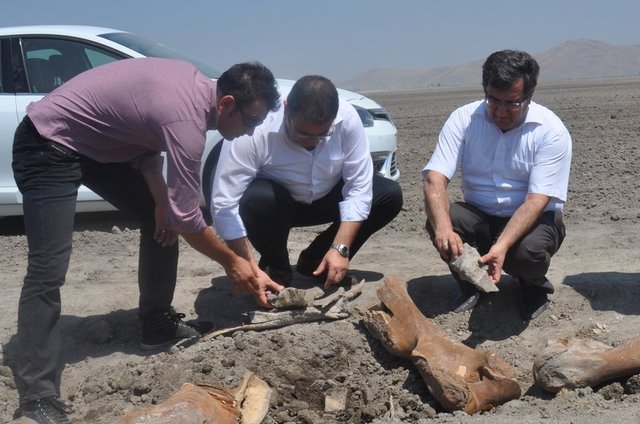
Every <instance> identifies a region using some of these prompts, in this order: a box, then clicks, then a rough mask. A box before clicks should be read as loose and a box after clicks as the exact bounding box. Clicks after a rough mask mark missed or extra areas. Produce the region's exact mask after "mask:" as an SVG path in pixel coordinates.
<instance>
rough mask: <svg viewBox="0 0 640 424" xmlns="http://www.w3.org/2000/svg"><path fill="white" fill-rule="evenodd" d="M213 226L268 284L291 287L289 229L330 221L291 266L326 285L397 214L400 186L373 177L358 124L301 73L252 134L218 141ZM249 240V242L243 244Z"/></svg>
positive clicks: (340, 276)
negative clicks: (255, 264) (279, 105)
mask: <svg viewBox="0 0 640 424" xmlns="http://www.w3.org/2000/svg"><path fill="white" fill-rule="evenodd" d="M212 187H213V192H212V194H211V208H212V216H213V221H214V224H215V227H216V229H217V230H218V232H219V234H220V235H221V237H222V238H223V239H224V240H225V241H226V243H227V244H228V245H229V246H230V247H231V248H232V249H234V250H235V251H236V252H237V253H238V254H240V255H242V256H243V257H245V258H246V259H248V260H250V261H254V259H253V257H252V254H251V250H250V246H249V243H248V241H250V242H251V244H252V245H253V247H255V249H256V250H257V251H258V252H259V253H260V260H259V263H258V266H259V268H260V269H263V270H265V271H266V272H267V273H268V274H269V275H270V276H271V277H272V279H273V280H274V281H276V282H278V283H281V284H283V285H285V286H287V285H290V284H291V279H292V270H291V265H290V262H289V251H288V249H287V241H288V238H289V232H290V230H291V228H293V227H306V226H313V225H320V224H330V225H329V226H328V227H327V228H326V229H325V230H324V231H322V232H321V233H320V234H319V235H318V236H317V237H316V238H315V240H313V241H312V242H311V244H310V245H309V246H308V247H307V248H306V249H304V250H303V251H302V252H301V253H300V256H299V258H298V261H297V266H296V269H297V271H298V272H300V273H301V274H303V275H309V276H314V277H318V278H321V279H322V280H323V282H324V286H325V287H329V286H330V285H332V284H339V283H340V282H342V281H343V280H345V278H346V277H347V271H348V269H349V261H350V259H351V258H353V256H354V255H355V254H356V252H357V251H358V249H360V247H362V245H363V244H364V242H365V241H366V240H367V239H368V238H369V237H370V236H371V235H372V234H373V233H375V232H376V231H378V230H379V229H381V228H383V227H384V226H385V225H386V224H387V223H388V222H390V221H391V220H392V219H393V218H394V217H395V216H396V215H397V214H398V212H399V211H400V208H401V207H402V192H401V190H400V187H399V185H398V184H397V183H395V182H394V181H391V180H388V179H386V178H383V177H380V176H378V175H374V170H373V164H372V161H371V155H370V152H369V143H368V141H367V138H366V135H365V132H364V127H363V125H362V121H361V120H360V118H359V116H358V114H357V112H356V110H355V109H354V108H353V106H351V105H350V104H348V103H346V102H344V101H339V99H338V92H337V90H336V88H335V86H334V85H333V84H332V83H331V81H329V80H328V79H326V78H324V77H321V76H315V75H311V76H305V77H303V78H301V79H300V80H298V81H297V82H296V83H295V85H294V86H293V88H292V89H291V92H290V93H289V95H288V96H287V99H286V101H285V102H284V108H282V110H279V111H277V112H272V113H270V114H269V116H268V117H267V118H266V120H265V122H264V123H263V124H262V125H261V126H260V127H258V128H256V130H255V131H254V133H253V135H250V136H245V137H241V138H239V139H237V140H236V141H234V142H233V143H229V142H225V144H224V145H223V146H222V151H221V153H220V158H219V161H218V165H217V170H216V173H215V180H214V182H213V183H212ZM247 239H248V241H247Z"/></svg>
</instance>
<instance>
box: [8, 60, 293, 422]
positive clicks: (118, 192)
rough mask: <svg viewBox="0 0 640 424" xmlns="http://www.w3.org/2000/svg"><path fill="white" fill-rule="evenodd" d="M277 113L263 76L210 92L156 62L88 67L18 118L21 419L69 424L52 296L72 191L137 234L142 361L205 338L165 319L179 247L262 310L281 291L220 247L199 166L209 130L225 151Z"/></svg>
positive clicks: (191, 72) (229, 79)
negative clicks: (183, 244) (145, 354)
mask: <svg viewBox="0 0 640 424" xmlns="http://www.w3.org/2000/svg"><path fill="white" fill-rule="evenodd" d="M278 107H279V93H278V91H277V87H276V82H275V79H274V77H273V75H272V73H271V71H269V70H268V69H267V68H266V67H264V66H262V65H261V64H258V63H243V64H239V65H235V66H233V67H231V68H230V69H229V70H227V71H226V72H224V73H223V74H222V76H220V78H219V79H218V80H217V81H212V80H210V79H209V78H208V77H206V76H205V75H203V74H202V73H200V72H199V71H198V70H197V69H196V68H195V67H194V66H193V65H191V64H189V63H185V62H181V61H176V60H168V59H158V58H141V59H126V60H121V61H116V62H113V63H110V64H107V65H103V66H99V67H96V68H94V69H91V70H89V71H86V72H84V73H82V74H79V75H78V76H76V77H75V78H73V79H71V80H69V81H68V82H66V83H65V84H63V85H62V86H60V87H59V88H58V89H56V90H54V91H53V92H51V93H50V94H48V95H47V96H45V97H44V98H43V99H42V100H40V101H38V102H35V103H31V104H30V105H29V106H28V107H27V116H26V117H25V118H24V120H23V121H22V123H21V124H20V125H19V126H18V128H17V130H16V134H15V139H14V145H13V170H14V175H15V179H16V182H17V184H18V187H19V189H20V192H21V193H22V195H23V201H24V203H23V206H24V222H25V231H26V235H27V240H28V245H29V264H28V268H27V274H26V277H25V279H24V285H23V288H22V293H21V295H20V303H19V307H18V332H17V336H16V339H17V351H18V352H20V354H19V355H18V356H17V358H16V363H15V367H14V374H15V376H16V386H17V387H18V390H19V392H20V403H21V413H22V415H23V416H26V417H28V418H31V419H32V420H34V421H35V422H38V423H68V422H69V421H68V418H67V416H66V413H65V411H64V410H63V408H62V407H61V404H60V403H59V402H58V401H57V397H58V396H59V381H58V375H59V372H58V369H57V368H58V363H57V362H58V354H59V352H60V345H61V340H60V323H59V318H60V309H61V301H60V287H61V286H62V285H63V284H64V281H65V277H66V272H67V268H68V265H69V259H70V256H71V245H72V236H73V222H74V214H75V207H76V197H77V192H78V187H79V186H80V184H84V185H86V186H87V187H89V188H90V189H92V190H93V191H94V192H96V193H97V194H99V195H100V196H102V198H104V199H105V200H107V201H109V202H110V203H111V204H112V205H113V206H115V207H116V208H118V209H119V210H121V211H123V212H125V213H127V214H130V215H132V216H133V217H135V218H136V219H138V220H139V222H140V252H139V256H140V258H139V269H138V286H139V291H140V298H139V310H138V315H139V317H140V319H141V321H142V342H141V347H142V348H143V349H153V348H161V347H166V346H167V345H168V344H170V343H173V342H175V341H177V340H180V339H184V338H191V337H197V336H199V335H200V334H202V333H204V332H207V331H209V330H211V328H212V324H211V323H207V322H184V321H182V318H184V314H181V313H176V312H175V311H174V310H173V308H172V307H171V303H172V300H173V294H174V291H175V286H176V273H177V268H178V243H177V236H178V235H181V236H182V237H183V238H184V239H185V240H186V241H187V242H188V243H189V244H190V245H191V246H192V247H193V248H195V249H196V250H198V251H200V252H201V253H203V254H204V255H206V256H208V257H209V258H211V259H213V260H215V261H217V262H219V263H220V264H222V266H223V267H224V269H225V272H226V273H227V275H228V276H229V277H230V278H231V280H232V282H233V283H234V284H235V285H236V286H238V287H240V288H243V289H245V290H248V291H250V292H251V293H253V294H254V295H255V296H256V298H257V299H258V302H259V303H260V304H261V305H263V306H265V307H268V306H269V304H268V302H267V291H268V290H273V291H277V290H281V289H282V287H281V286H280V285H277V284H275V283H274V282H273V281H271V280H270V279H269V277H268V276H267V275H266V274H265V273H264V272H261V271H260V270H258V269H257V267H254V266H252V264H250V263H249V262H248V261H247V260H245V259H243V258H242V257H240V256H238V255H236V254H235V253H234V252H233V251H232V250H230V249H229V248H228V247H227V246H225V245H224V244H223V243H222V242H220V241H219V240H218V238H217V237H216V235H215V233H214V232H213V230H212V229H211V228H210V227H208V226H207V224H206V222H205V220H204V217H203V215H202V212H201V210H200V161H201V157H202V154H203V152H204V148H205V137H206V132H207V130H210V129H217V130H218V131H219V132H220V134H222V135H223V136H224V137H226V138H228V139H234V138H236V137H239V136H241V135H243V134H251V133H252V132H253V130H254V128H255V126H257V125H258V124H260V123H261V122H262V121H263V120H264V118H265V117H266V116H267V113H268V112H269V111H270V110H277V109H278ZM162 152H165V153H166V162H167V179H166V181H165V179H164V177H163V174H162V168H163V157H162V156H161V153H162Z"/></svg>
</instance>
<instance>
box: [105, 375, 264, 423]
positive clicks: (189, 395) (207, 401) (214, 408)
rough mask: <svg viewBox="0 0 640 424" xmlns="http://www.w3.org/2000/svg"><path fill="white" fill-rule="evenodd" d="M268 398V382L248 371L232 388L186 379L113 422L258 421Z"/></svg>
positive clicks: (262, 416) (262, 415) (261, 417)
mask: <svg viewBox="0 0 640 424" xmlns="http://www.w3.org/2000/svg"><path fill="white" fill-rule="evenodd" d="M270 399H271V388H269V386H268V385H267V383H265V382H264V381H262V380H261V379H260V378H258V377H257V376H256V375H255V374H253V373H250V372H247V373H245V375H244V377H243V379H242V382H241V383H240V384H239V385H238V387H236V388H235V389H228V388H223V387H217V386H211V385H207V384H191V383H186V384H184V385H183V386H182V387H181V388H180V390H178V391H177V392H176V393H175V394H173V396H171V397H170V398H169V399H167V400H165V401H164V402H162V403H160V404H158V405H151V406H147V407H144V408H139V409H134V410H132V411H130V412H128V413H127V414H125V416H124V417H122V418H120V419H119V420H118V421H116V423H115V424H260V423H261V422H262V420H263V419H264V417H265V416H266V415H267V412H268V410H269V401H270Z"/></svg>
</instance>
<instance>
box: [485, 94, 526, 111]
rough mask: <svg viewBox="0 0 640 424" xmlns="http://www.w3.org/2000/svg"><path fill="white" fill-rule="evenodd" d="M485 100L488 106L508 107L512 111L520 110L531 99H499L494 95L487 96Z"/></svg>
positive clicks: (496, 107)
mask: <svg viewBox="0 0 640 424" xmlns="http://www.w3.org/2000/svg"><path fill="white" fill-rule="evenodd" d="M484 101H485V103H486V104H487V106H489V107H491V108H495V109H499V108H501V107H506V108H507V109H509V110H512V111H519V110H521V109H522V108H523V107H524V105H525V104H526V103H527V102H528V101H529V98H528V97H525V98H524V99H522V100H499V99H496V98H495V97H493V96H486V97H485V98H484Z"/></svg>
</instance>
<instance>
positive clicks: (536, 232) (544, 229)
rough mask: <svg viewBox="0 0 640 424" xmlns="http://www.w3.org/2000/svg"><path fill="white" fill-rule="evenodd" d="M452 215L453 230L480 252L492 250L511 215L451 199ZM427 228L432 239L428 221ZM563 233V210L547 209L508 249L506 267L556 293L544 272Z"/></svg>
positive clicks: (534, 284) (528, 281) (562, 238)
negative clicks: (495, 214) (498, 215)
mask: <svg viewBox="0 0 640 424" xmlns="http://www.w3.org/2000/svg"><path fill="white" fill-rule="evenodd" d="M450 215H451V222H452V224H453V230H454V231H455V232H456V233H458V234H459V235H460V237H461V238H462V240H463V241H464V242H466V243H468V244H469V245H471V246H473V247H475V248H476V249H478V252H479V253H480V255H484V254H486V253H487V252H489V249H490V248H491V246H492V245H493V244H494V243H495V242H496V240H497V239H498V237H499V236H500V234H502V231H503V230H504V228H505V227H506V225H507V223H508V222H509V219H510V218H509V217H497V216H492V215H487V214H485V213H483V212H482V211H480V209H478V208H476V207H475V206H472V205H470V204H468V203H464V202H454V203H451V207H450ZM427 232H428V233H429V235H430V236H431V240H432V241H433V239H434V237H435V234H434V232H433V229H432V227H431V225H430V223H429V221H427ZM564 237H565V226H564V223H563V221H562V213H561V212H554V211H547V212H544V213H543V214H542V215H541V216H540V217H539V218H538V220H537V221H536V222H535V223H534V225H533V227H532V228H531V229H530V230H529V232H528V233H527V234H525V235H524V237H522V238H521V239H520V240H519V241H518V242H517V243H516V244H514V245H513V246H512V247H511V249H509V251H508V252H507V256H506V257H505V261H504V266H503V269H504V271H505V272H506V273H507V274H509V275H511V276H513V277H515V278H518V279H519V280H520V281H521V282H523V283H526V284H530V285H533V286H538V287H541V288H543V289H544V290H546V291H547V292H548V293H553V291H554V288H553V285H552V284H551V283H550V282H549V281H548V280H547V278H546V277H545V276H546V274H547V271H548V270H549V265H550V264H551V257H552V256H553V255H554V254H555V253H556V252H557V251H558V249H560V245H561V244H562V241H563V240H564Z"/></svg>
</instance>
